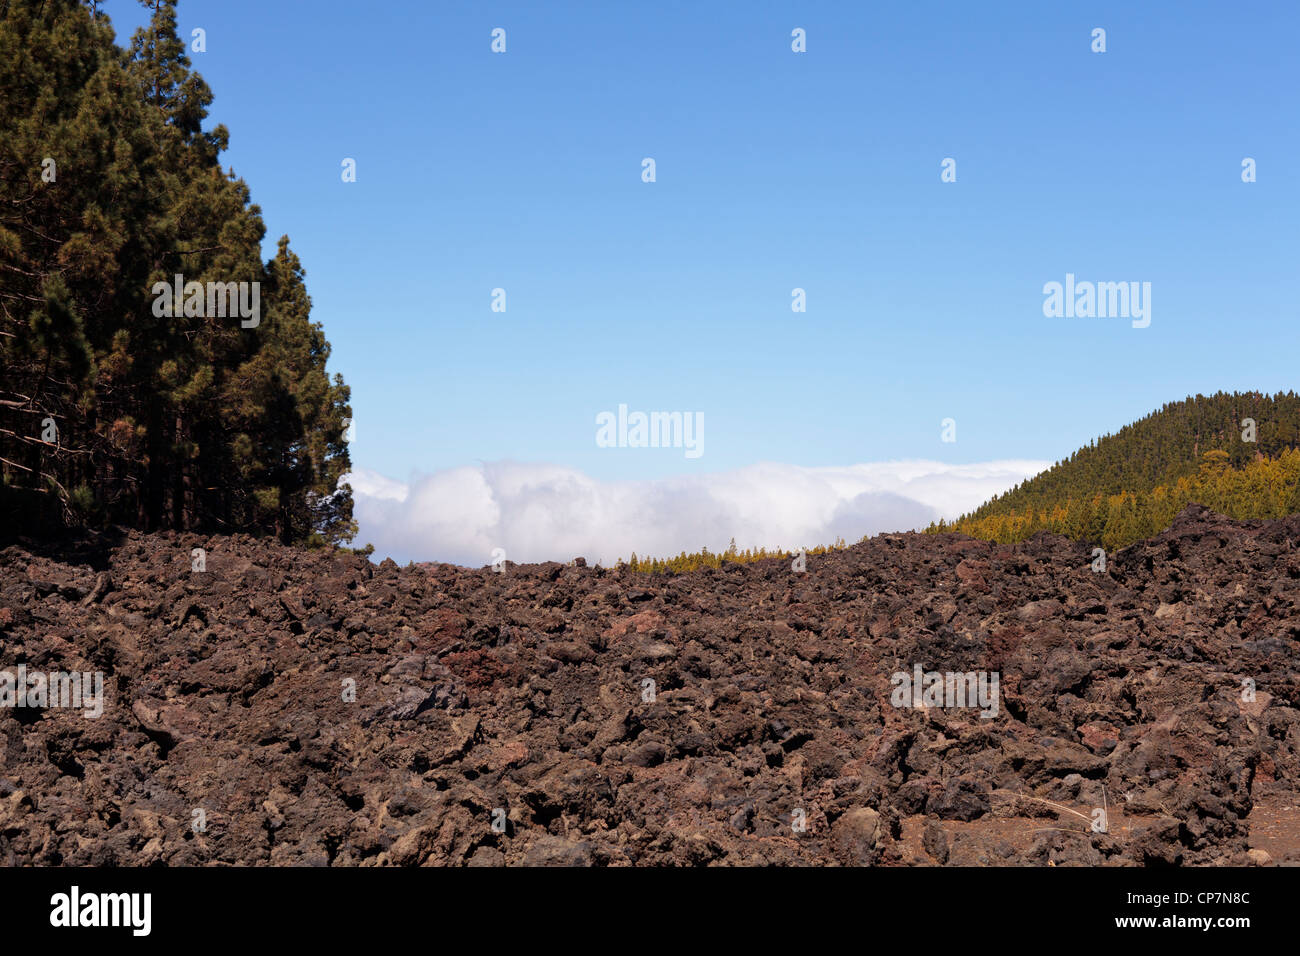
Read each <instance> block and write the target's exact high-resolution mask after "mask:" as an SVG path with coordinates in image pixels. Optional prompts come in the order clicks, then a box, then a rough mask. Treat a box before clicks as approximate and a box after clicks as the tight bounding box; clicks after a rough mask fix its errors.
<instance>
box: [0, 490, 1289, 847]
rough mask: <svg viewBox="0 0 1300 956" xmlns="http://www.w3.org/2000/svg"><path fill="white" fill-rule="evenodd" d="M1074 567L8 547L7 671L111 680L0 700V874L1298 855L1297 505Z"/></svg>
mask: <svg viewBox="0 0 1300 956" xmlns="http://www.w3.org/2000/svg"><path fill="white" fill-rule="evenodd" d="M194 548H203V549H205V551H206V570H204V571H202V572H197V571H194V570H192V559H191V551H192V549H194ZM1092 563H1093V553H1092V549H1091V548H1090V547H1087V546H1084V545H1081V544H1077V543H1074V542H1071V541H1068V540H1065V539H1063V538H1058V537H1050V536H1039V537H1038V538H1035V539H1034V540H1032V541H1029V542H1026V543H1024V544H1020V545H1014V546H1002V545H990V544H987V543H985V542H981V541H975V540H972V539H969V538H963V537H960V536H956V535H942V536H923V535H913V534H906V535H886V536H881V537H878V538H874V539H872V540H871V541H869V542H866V543H863V544H859V545H856V546H854V547H851V548H848V549H846V550H844V551H840V552H836V553H833V554H830V555H826V556H823V557H813V558H809V559H808V565H807V572H806V573H803V574H797V573H794V572H793V571H792V570H791V567H790V564H789V562H783V561H776V560H773V561H766V562H761V563H758V564H753V565H746V566H740V565H734V566H728V567H725V568H724V569H723V570H719V571H703V572H696V573H691V574H685V575H681V576H678V577H674V578H660V577H651V576H648V575H644V574H633V573H629V572H626V571H615V570H603V569H600V568H593V567H585V566H583V563H582V562H576V563H571V564H569V565H565V564H542V565H527V566H517V565H513V564H512V565H509V566H508V567H507V570H506V571H505V573H503V574H497V573H493V572H492V571H491V570H489V569H486V568H485V569H479V570H471V569H465V568H458V567H452V566H448V565H433V566H413V567H407V568H399V567H397V566H396V565H395V564H393V563H392V562H391V561H386V562H384V563H383V564H382V565H379V566H375V565H373V564H371V563H369V562H368V561H366V560H364V559H363V558H360V557H356V556H353V555H351V554H338V553H332V552H327V551H319V552H309V551H302V550H294V549H290V548H285V547H281V546H279V545H276V544H271V543H267V542H265V541H259V540H253V539H250V538H246V537H238V536H236V537H224V538H223V537H218V538H207V537H198V536H193V535H166V534H160V535H139V534H129V535H123V536H120V537H118V538H115V539H109V540H101V541H97V542H83V543H82V544H80V545H77V546H72V545H63V546H60V547H58V548H55V547H53V546H49V545H38V544H37V543H34V542H23V541H19V542H18V543H15V544H12V545H10V546H8V547H6V548H4V549H3V550H0V670H8V671H10V672H13V673H16V670H17V667H18V665H20V664H22V665H25V667H26V669H27V671H28V672H32V671H41V672H54V671H74V670H75V671H83V672H91V671H102V672H103V674H104V680H105V684H104V688H105V707H104V712H103V715H102V716H101V717H99V718H98V719H92V718H89V717H87V716H85V715H84V714H83V713H82V712H81V711H79V710H72V709H67V708H47V709H44V710H42V709H39V708H37V709H33V708H30V707H28V708H23V707H5V708H0V744H2V751H0V862H3V863H5V864H9V865H15V864H43V865H45V864H53V865H58V864H65V865H73V864H76V865H108V864H116V865H132V866H135V865H154V864H169V865H193V864H217V863H220V864H268V863H269V864H312V865H336V866H352V865H362V866H369V865H390V864H395V865H413V864H432V865H464V864H468V865H471V866H499V865H533V864H541V865H556V864H581V865H586V864H593V865H612V866H624V865H629V864H674V865H699V864H841V865H864V864H870V865H909V864H924V865H937V864H945V863H946V864H949V865H972V864H975V865H979V864H993V865H1005V864H1031V865H1068V864H1085V865H1141V864H1161V865H1165V864H1184V865H1208V864H1251V863H1269V862H1273V863H1286V862H1291V863H1300V840H1298V839H1297V837H1298V835H1300V793H1297V791H1298V790H1300V518H1293V519H1289V520H1287V521H1281V522H1246V523H1239V522H1232V521H1229V520H1227V519H1225V518H1222V517H1220V516H1218V515H1214V514H1212V513H1210V512H1207V511H1204V510H1203V509H1198V508H1192V509H1189V510H1188V511H1187V512H1185V513H1184V514H1183V515H1181V516H1180V517H1179V519H1178V521H1177V522H1176V523H1175V525H1174V526H1173V527H1172V528H1171V529H1170V530H1168V531H1167V532H1165V533H1164V534H1162V535H1160V536H1159V537H1156V538H1154V539H1152V540H1150V541H1147V542H1143V543H1141V544H1138V545H1135V546H1133V547H1131V548H1128V549H1126V550H1124V551H1121V552H1119V553H1118V554H1114V555H1110V556H1109V557H1108V562H1107V568H1106V570H1105V572H1097V571H1094V570H1093V569H1092ZM916 665H920V666H921V667H922V668H923V669H924V670H926V671H956V672H970V671H975V672H987V673H989V674H993V673H996V674H997V675H998V676H999V679H1000V685H999V710H998V713H997V716H996V717H992V718H984V717H981V716H980V711H979V710H977V709H972V708H969V707H968V708H959V707H947V706H930V707H926V706H922V707H914V706H902V707H900V706H895V704H894V702H893V701H892V700H891V696H892V692H893V689H894V688H893V685H892V684H891V675H893V674H895V673H897V672H904V673H908V674H909V675H910V674H912V673H913V669H914V667H915V666H916ZM649 681H653V684H650V683H648V682H649ZM1250 682H1253V686H1254V688H1255V691H1254V693H1253V694H1252V693H1250V691H1249V688H1250V687H1251V686H1252V685H1251V683H1250ZM1252 697H1253V699H1252ZM908 703H911V702H910V701H908ZM945 704H946V702H945ZM1099 809H1100V810H1102V811H1104V814H1105V818H1104V824H1105V825H1104V830H1105V832H1094V830H1093V826H1094V821H1099V820H1101V817H1100V815H1099V814H1098V813H1097V811H1098V810H1099ZM1097 825H1098V826H1101V824H1100V823H1098V824H1097Z"/></svg>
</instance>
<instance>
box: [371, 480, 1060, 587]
mask: <svg viewBox="0 0 1300 956" xmlns="http://www.w3.org/2000/svg"><path fill="white" fill-rule="evenodd" d="M1050 464H1051V462H1042V461H1027V460H1026V461H1020V460H1009V461H990V462H983V463H979V464H969V465H948V464H943V463H941V462H934V461H890V462H877V463H871V464H860V465H846V466H842V467H821V468H805V467H801V466H798V465H782V464H768V463H763V464H757V465H751V466H749V467H747V468H741V469H738V470H735V471H728V472H719V473H715V474H706V475H692V476H682V477H675V478H664V479H656V480H649V481H597V480H595V479H593V478H589V477H588V476H586V475H584V474H583V473H582V472H579V471H576V470H574V469H572V468H566V467H562V466H559V465H544V464H528V463H519V462H495V463H491V464H484V465H474V466H465V467H460V468H449V469H446V470H443V471H438V472H435V473H433V474H428V475H420V476H416V477H415V478H413V479H412V480H411V481H410V482H409V483H403V482H400V481H395V480H393V479H391V478H387V477H385V476H383V475H380V474H377V473H375V472H371V471H366V470H364V469H358V470H357V471H354V472H352V474H350V475H349V476H347V478H346V480H347V481H348V482H349V483H350V484H351V485H352V490H353V495H354V499H355V503H356V508H355V512H354V513H355V516H356V519H357V522H358V524H359V525H360V528H361V531H360V534H359V535H358V536H357V539H356V541H355V542H354V544H358V545H361V544H366V543H370V544H373V545H374V546H375V554H374V559H375V560H376V561H378V560H382V559H383V558H385V557H391V558H393V559H394V560H395V561H398V562H399V563H405V562H406V561H446V562H450V563H453V564H461V565H467V566H470V567H480V566H482V565H485V564H489V563H490V562H491V560H492V551H493V549H494V548H503V549H504V550H505V553H506V557H507V558H508V559H509V560H511V561H518V562H535V561H567V560H569V559H570V558H573V557H576V556H578V555H582V556H583V557H585V558H586V559H587V560H588V562H590V563H592V564H596V563H600V564H604V565H612V564H613V563H614V562H615V561H617V560H618V559H619V558H626V557H628V556H629V555H630V554H631V553H632V552H634V551H635V552H636V553H637V554H638V555H641V556H644V557H664V556H669V555H675V554H677V553H679V552H681V551H688V552H690V551H698V550H699V549H700V548H701V547H708V548H709V550H711V551H715V552H716V551H721V550H725V548H726V547H727V543H728V542H729V541H730V539H731V538H733V537H734V538H735V539H736V544H737V546H739V547H740V549H741V550H744V549H745V548H747V547H755V548H756V547H767V548H769V549H771V548H776V547H782V548H787V549H797V548H799V547H805V546H806V547H812V546H814V545H818V544H829V543H831V542H833V541H834V540H835V539H836V538H839V537H842V538H844V539H845V540H846V541H848V542H849V543H850V544H851V543H853V542H855V541H857V540H859V539H860V538H862V537H863V536H864V535H868V534H873V535H874V534H879V533H881V532H885V531H905V530H909V529H913V528H920V527H924V526H925V525H928V524H929V523H930V522H931V521H935V520H937V519H938V518H941V517H942V518H947V519H951V518H955V517H957V516H958V515H960V514H962V513H963V512H966V511H969V510H971V509H972V508H974V507H976V506H977V505H979V504H981V503H982V502H983V501H985V500H986V499H988V498H989V497H990V496H992V495H995V494H998V493H1000V492H1002V491H1005V490H1007V489H1008V488H1011V487H1012V486H1014V485H1015V484H1016V483H1017V482H1020V481H1023V480H1024V479H1025V478H1028V477H1030V476H1032V475H1035V474H1037V473H1038V472H1040V471H1042V470H1043V469H1044V468H1047V467H1048V466H1049V465H1050Z"/></svg>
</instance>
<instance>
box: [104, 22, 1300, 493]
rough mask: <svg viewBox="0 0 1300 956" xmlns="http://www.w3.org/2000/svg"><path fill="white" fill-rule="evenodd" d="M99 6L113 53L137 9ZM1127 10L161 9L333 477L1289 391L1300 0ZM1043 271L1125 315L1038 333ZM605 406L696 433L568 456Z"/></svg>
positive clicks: (785, 442) (581, 461) (628, 460)
mask: <svg viewBox="0 0 1300 956" xmlns="http://www.w3.org/2000/svg"><path fill="white" fill-rule="evenodd" d="M104 6H105V9H106V10H107V12H108V13H109V15H110V16H111V17H112V18H113V20H114V23H115V25H116V26H117V28H118V30H119V36H120V37H121V39H122V40H123V42H125V41H126V39H127V37H128V35H129V32H130V30H131V29H132V28H134V26H135V25H136V24H137V23H139V22H140V20H141V18H142V12H141V10H140V8H139V6H138V4H137V3H136V2H135V0H108V2H107V3H105V4H104ZM1138 7H1139V5H1135V4H1132V3H1087V4H1083V3H1039V2H1025V3H1007V4H969V3H957V2H953V3H939V4H892V5H880V4H860V3H847V2H845V3H799V4H794V3H763V4H754V3H653V4H623V3H617V4H616V3H556V4H546V5H541V4H534V3H517V4H511V3H482V2H463V3H460V2H457V3H452V2H425V0H420V2H416V0H411V2H389V3H384V4H366V5H360V4H354V3H350V2H349V3H343V2H333V0H316V2H312V3H310V4H304V3H296V2H292V3H291V2H274V3H268V2H265V0H262V2H258V3H253V2H248V0H183V2H182V3H180V5H179V23H180V27H181V32H182V35H183V36H188V35H189V31H190V30H191V29H193V28H194V27H202V28H203V29H205V30H206V31H207V52H205V53H195V54H192V58H193V60H194V65H195V68H196V69H198V70H199V71H200V72H201V73H202V74H203V76H204V77H205V79H206V80H207V81H208V83H209V84H210V85H211V86H212V88H213V91H214V93H215V101H214V103H213V105H212V108H211V111H210V114H211V119H212V120H213V121H215V122H223V123H225V124H226V125H227V126H228V127H229V128H230V130H231V145H230V149H229V151H228V153H227V154H226V156H225V162H226V163H227V164H229V165H231V166H233V167H234V169H235V171H236V172H237V173H238V174H239V175H240V176H242V177H243V178H244V179H245V180H246V181H247V182H248V183H249V186H250V188H251V190H252V195H253V199H254V201H255V202H257V203H258V204H259V205H260V206H261V207H262V210H263V214H264V217H265V220H266V223H267V227H268V254H269V253H270V251H271V250H272V249H273V244H274V240H275V238H276V237H277V236H279V235H280V234H281V233H285V232H287V233H288V234H289V235H290V236H291V239H292V242H293V246H294V248H295V249H296V251H297V252H298V253H299V255H300V256H301V257H302V259H303V263H304V265H305V267H306V269H307V282H308V288H309V291H310V293H311V295H312V298H313V301H314V306H315V308H314V316H315V318H316V319H317V320H319V321H321V322H323V323H324V326H325V329H326V333H327V335H328V337H329V339H330V341H331V343H332V345H333V347H334V357H333V360H332V368H333V369H334V370H337V371H341V372H342V373H343V374H344V376H345V378H346V379H347V381H348V382H349V384H351V385H352V387H353V406H354V410H355V413H356V421H357V436H356V440H355V442H354V444H353V459H354V463H355V464H356V465H357V466H358V467H359V468H364V469H369V470H373V471H374V472H377V473H380V474H384V475H387V476H390V477H393V478H397V479H400V480H403V481H405V480H408V479H409V478H410V477H411V476H412V475H414V474H417V473H418V474H425V473H430V472H435V471H438V470H440V469H447V468H454V467H458V466H464V465H470V464H473V463H475V462H476V461H487V462H492V461H498V460H503V459H510V460H515V461H523V462H550V463H556V464H560V465H564V466H566V467H571V468H573V469H576V470H578V471H580V472H581V473H583V474H585V475H589V476H591V477H592V478H594V479H596V480H623V479H661V478H671V477H673V476H690V475H698V474H701V473H709V472H718V471H728V470H733V469H737V468H743V467H745V466H748V465H752V464H753V463H756V462H761V461H773V462H782V463H788V464H792V465H798V466H807V467H815V466H840V465H848V464H852V463H858V462H871V461H883V460H889V459H917V458H923V459H930V460H935V461H939V462H945V463H954V464H955V463H971V462H983V461H990V460H1000V459H1043V460H1052V459H1056V458H1060V457H1062V456H1064V455H1068V454H1069V452H1070V451H1072V450H1073V449H1074V448H1076V447H1078V446H1079V445H1080V444H1083V443H1086V442H1087V441H1088V439H1089V438H1091V437H1093V436H1096V435H1098V434H1101V433H1104V432H1107V431H1113V430H1115V429H1117V428H1119V427H1120V426H1122V425H1124V424H1125V423H1127V422H1129V421H1131V420H1133V419H1135V418H1137V417H1140V416H1142V415H1144V414H1146V413H1147V412H1149V411H1151V410H1153V409H1154V408H1157V407H1159V406H1160V405H1161V404H1163V403H1164V402H1166V401H1172V400H1177V399H1181V398H1183V397H1185V396H1186V395H1187V394H1189V393H1196V392H1203V393H1209V392H1213V391H1217V390H1219V389H1228V390H1231V389H1254V388H1257V389H1261V390H1265V391H1276V390H1279V389H1282V390H1285V389H1288V388H1293V387H1294V386H1295V385H1296V379H1295V376H1294V370H1295V368H1296V356H1297V348H1296V346H1297V344H1298V341H1297V340H1298V337H1300V332H1298V331H1297V330H1298V329H1300V325H1298V324H1297V319H1298V318H1300V316H1298V315H1297V311H1298V303H1300V269H1297V262H1298V261H1300V230H1297V209H1298V206H1300V204H1298V202H1297V200H1298V199H1300V186H1298V185H1297V180H1296V177H1295V175H1294V172H1293V170H1292V168H1291V165H1290V164H1291V163H1292V162H1293V160H1294V158H1295V157H1296V156H1300V126H1298V125H1297V123H1296V122H1295V120H1296V117H1297V116H1300V102H1298V101H1300V67H1298V66H1297V63H1296V58H1295V55H1294V49H1293V43H1294V37H1295V35H1296V31H1297V28H1298V27H1300V7H1297V6H1296V5H1294V4H1290V3H1250V2H1246V3H1237V4H1232V5H1227V4H1209V3H1184V2H1179V3H1158V4H1142V5H1140V7H1141V8H1140V9H1138ZM495 27H501V28H504V29H505V30H506V31H507V34H506V35H507V52H506V53H505V54H494V53H492V52H491V50H490V43H491V36H490V34H491V31H492V29H493V28H495ZM795 27H802V28H803V29H804V30H806V32H807V52H806V53H802V54H796V53H794V52H792V51H791V46H790V45H791V37H790V33H791V30H792V29H794V28H795ZM1095 27H1102V28H1104V29H1105V30H1106V45H1107V51H1106V52H1105V53H1103V54H1099V53H1094V52H1092V50H1091V42H1092V40H1091V32H1092V30H1093V28H1095ZM1248 156H1249V157H1253V158H1254V159H1255V160H1256V162H1257V164H1258V181H1257V182H1255V183H1251V184H1245V183H1243V182H1242V181H1241V162H1242V159H1243V157H1248ZM344 157H353V158H355V159H356V160H357V164H358V169H357V179H358V181H357V182H356V183H343V182H342V181H341V177H340V162H341V160H342V159H343V158H344ZM644 157H653V158H654V159H655V161H656V166H657V170H656V172H657V181H656V182H654V183H649V184H648V183H643V182H642V181H641V161H642V159H643V158H644ZM946 157H952V158H954V159H955V160H956V163H957V182H955V183H942V182H941V181H940V172H941V169H940V163H941V161H942V160H943V159H944V158H946ZM1067 272H1072V273H1074V274H1076V275H1077V276H1078V277H1079V278H1080V279H1091V280H1098V281H1130V280H1132V281H1146V282H1150V283H1151V286H1152V302H1151V318H1152V321H1151V325H1150V327H1149V328H1145V329H1133V328H1131V327H1130V323H1129V322H1128V321H1127V320H1125V319H1115V318H1110V319H1049V318H1045V317H1044V316H1043V313H1042V304H1043V293H1042V287H1043V284H1044V283H1046V282H1050V281H1063V280H1064V277H1065V274H1066V273H1067ZM496 287H501V288H504V289H505V290H506V294H507V302H508V309H507V311H506V312H505V313H504V314H500V313H493V312H492V311H491V310H490V301H491V299H490V295H491V290H492V289H493V288H496ZM795 287H801V288H804V289H805V290H806V292H807V303H808V304H807V312H806V313H803V314H796V313H793V312H792V311H791V308H790V301H791V290H792V289H793V288H795ZM619 403H626V404H627V405H629V406H630V407H631V408H633V409H645V410H689V411H700V412H703V414H704V418H705V421H706V426H705V432H706V434H705V454H704V455H703V456H701V457H700V458H698V459H688V458H686V457H685V456H684V455H683V454H682V453H681V451H680V450H671V449H668V450H665V449H607V448H600V447H597V445H596V443H595V441H594V434H595V421H594V420H595V415H596V414H597V413H598V412H600V411H602V410H606V409H610V410H612V409H615V408H616V407H617V405H618V404H619ZM946 417H952V418H954V419H955V420H956V421H957V438H958V440H957V441H956V442H955V443H944V442H941V441H940V421H941V419H943V418H946Z"/></svg>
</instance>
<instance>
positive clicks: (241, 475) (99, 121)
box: [0, 0, 355, 541]
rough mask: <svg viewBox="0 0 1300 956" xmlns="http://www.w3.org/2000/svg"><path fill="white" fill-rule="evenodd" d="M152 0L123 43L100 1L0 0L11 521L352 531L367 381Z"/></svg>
mask: <svg viewBox="0 0 1300 956" xmlns="http://www.w3.org/2000/svg"><path fill="white" fill-rule="evenodd" d="M144 5H145V6H146V7H147V8H148V9H149V10H150V11H152V16H151V22H150V24H149V25H148V26H147V27H146V28H144V29H142V30H140V31H139V32H137V34H136V35H135V37H134V39H133V41H132V43H131V46H130V49H129V50H124V49H122V48H120V47H118V46H117V45H116V44H115V42H114V34H113V29H112V27H111V25H110V24H109V22H108V20H107V18H106V17H105V15H104V14H103V13H101V12H99V11H98V10H97V9H96V8H97V6H98V4H92V3H88V2H82V0H0V476H2V478H3V481H2V482H0V530H4V531H12V530H15V529H18V528H24V529H34V528H46V529H48V528H49V527H51V526H54V525H65V526H68V525H71V526H75V525H85V524H104V523H108V522H115V523H121V524H126V525H130V526H134V527H138V528H142V529H160V528H192V529H208V530H214V531H222V532H226V533H230V532H234V531H247V532H253V533H258V534H275V535H277V536H278V537H280V538H281V539H282V540H284V541H303V540H327V541H340V540H347V539H349V538H350V537H351V536H352V535H353V534H354V533H355V525H354V524H353V521H352V501H351V495H350V491H348V490H347V489H346V487H345V488H344V489H343V490H342V491H341V492H339V491H336V487H337V484H338V479H339V477H340V476H341V475H343V474H344V473H346V472H347V470H348V468H349V460H348V452H347V446H346V444H345V442H344V438H343V435H344V429H345V428H346V424H347V419H348V418H349V417H350V414H351V413H350V410H349V407H348V400H349V392H348V388H347V386H346V385H345V384H344V383H343V381H342V379H341V377H339V376H337V375H335V376H334V378H333V379H332V380H331V379H330V377H329V376H328V375H327V373H326V362H327V360H328V359H329V355H330V347H329V344H328V342H327V341H326V340H325V336H324V333H323V331H322V329H321V327H320V325H319V324H317V323H313V322H312V321H311V317H310V315H311V300H310V298H309V297H308V295H307V292H306V288H305V286H304V271H303V268H302V265H301V264H300V262H299V261H298V258H297V256H296V255H295V254H294V253H293V251H292V250H291V248H290V246H289V240H288V237H287V236H286V237H283V238H281V239H280V242H279V248H278V251H277V252H276V254H275V256H274V257H273V258H272V259H271V261H269V262H264V261H262V257H261V248H260V244H261V241H262V239H263V237H264V236H265V232H266V230H265V227H264V225H263V223H262V219H261V213H260V210H259V208H258V207H257V206H256V205H252V204H251V203H250V196H249V190H248V187H247V186H246V185H245V184H244V182H243V181H242V180H240V179H238V178H237V177H236V176H235V175H234V173H233V172H232V171H230V172H228V171H225V170H223V169H222V167H221V164H220V161H219V156H220V154H221V152H222V150H223V149H224V148H225V147H226V144H227V140H228V132H227V130H226V129H225V127H224V126H220V125H218V126H215V127H213V128H211V129H208V130H205V129H204V127H203V124H204V120H205V118H206V116H207V107H208V105H209V104H210V103H211V101H212V92H211V91H210V90H209V88H208V86H207V85H206V84H205V83H204V81H203V79H202V78H201V77H200V76H199V75H198V74H197V73H195V72H193V71H192V70H191V69H190V61H189V59H188V57H187V55H186V47H185V44H184V43H183V42H182V41H181V39H180V38H179V37H178V36H177V32H176V16H175V9H174V4H173V3H171V2H165V0H147V2H145V3H144ZM178 276H180V277H183V280H182V279H177V277H178ZM173 283H174V284H176V286H177V287H178V291H183V298H184V302H183V304H182V302H181V301H180V300H179V298H178V300H177V301H176V302H175V307H174V308H173V307H172V305H171V303H165V304H160V294H162V293H160V290H162V289H164V288H165V287H168V286H171V285H173ZM192 283H194V284H197V285H191V284H192ZM214 287H215V290H216V298H215V302H214ZM164 295H165V294H164ZM236 301H238V302H239V303H240V305H241V306H242V307H251V308H243V310H242V311H236V307H235V306H236Z"/></svg>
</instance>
